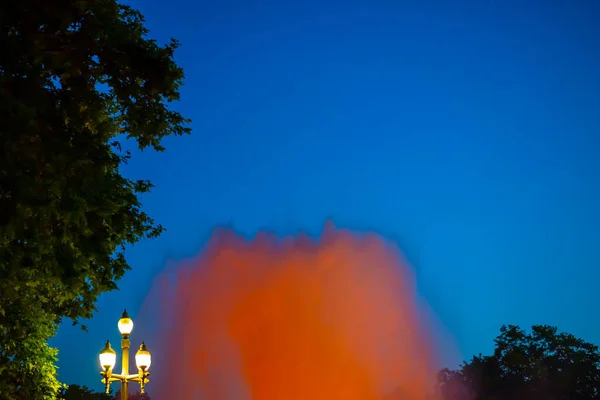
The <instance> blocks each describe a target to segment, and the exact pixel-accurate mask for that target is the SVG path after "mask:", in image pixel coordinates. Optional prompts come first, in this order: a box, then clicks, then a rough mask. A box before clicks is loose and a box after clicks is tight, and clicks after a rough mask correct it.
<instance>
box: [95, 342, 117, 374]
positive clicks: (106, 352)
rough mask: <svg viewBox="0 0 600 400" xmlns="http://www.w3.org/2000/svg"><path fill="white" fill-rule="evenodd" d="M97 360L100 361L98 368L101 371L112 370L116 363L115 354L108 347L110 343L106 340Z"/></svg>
mask: <svg viewBox="0 0 600 400" xmlns="http://www.w3.org/2000/svg"><path fill="white" fill-rule="evenodd" d="M98 358H99V359H100V366H101V367H102V368H103V369H105V370H111V369H113V368H114V366H115V363H116V362H117V353H116V352H115V351H114V350H113V349H112V347H110V342H109V341H108V340H107V341H106V346H104V348H103V349H102V351H101V352H100V354H99V356H98Z"/></svg>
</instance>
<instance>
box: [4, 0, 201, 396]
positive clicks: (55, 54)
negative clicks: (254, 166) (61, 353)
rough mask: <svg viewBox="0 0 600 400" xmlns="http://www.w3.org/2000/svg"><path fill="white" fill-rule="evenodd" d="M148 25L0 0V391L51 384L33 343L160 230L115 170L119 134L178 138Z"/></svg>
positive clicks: (102, 7)
mask: <svg viewBox="0 0 600 400" xmlns="http://www.w3.org/2000/svg"><path fill="white" fill-rule="evenodd" d="M147 34H148V31H147V29H146V28H145V27H144V20H143V17H142V15H141V14H140V13H139V12H138V11H136V10H134V9H133V8H131V7H129V6H125V5H121V4H118V3H117V2H116V1H115V0H5V1H2V2H0V35H1V36H0V54H1V56H0V120H1V121H2V124H0V140H1V144H2V147H1V149H0V382H2V385H1V386H0V398H18V399H21V398H23V399H25V398H27V399H33V398H35V399H46V398H50V397H47V395H46V393H49V392H52V391H54V392H56V390H57V386H56V385H57V382H56V381H55V378H54V380H53V379H51V378H50V376H51V375H53V374H54V370H53V368H54V367H53V362H54V361H55V359H56V354H55V352H54V351H51V349H49V348H47V347H45V346H47V345H45V341H46V339H48V338H49V337H51V336H52V335H53V334H54V333H55V329H56V324H58V323H59V322H60V321H61V320H62V319H64V318H67V319H71V320H72V321H73V322H74V323H77V322H80V321H81V320H82V319H85V318H90V317H91V316H92V313H93V312H94V311H95V306H94V304H95V302H96V299H97V298H98V296H99V295H100V294H101V293H103V292H107V291H110V290H114V289H116V288H117V285H116V282H117V281H118V280H119V279H120V278H121V277H122V276H123V274H124V273H125V271H127V270H128V269H129V266H128V264H127V261H126V260H125V257H124V254H123V251H124V246H125V245H128V244H133V243H135V242H137V241H138V240H140V239H141V238H144V237H155V236H157V235H159V234H160V233H161V231H162V230H163V228H162V227H161V226H160V225H158V224H156V223H155V222H154V221H153V220H152V218H151V217H150V216H148V215H147V214H146V213H145V212H144V211H143V210H142V206H141V203H140V194H143V193H146V192H148V191H149V190H150V189H151V187H152V185H151V183H150V182H148V181H145V180H138V181H134V180H131V179H128V178H126V177H124V176H123V175H122V174H121V173H120V170H119V167H120V166H121V165H122V164H123V163H126V162H128V160H129V159H130V153H129V152H126V151H123V150H122V147H121V144H122V142H123V140H128V139H130V140H131V141H134V142H136V143H137V145H138V147H139V148H140V149H146V148H148V147H150V148H152V149H154V150H158V151H162V150H163V147H162V145H161V141H162V139H163V138H164V137H166V136H169V135H182V134H186V133H189V128H187V126H186V125H187V122H188V121H187V120H186V119H185V118H184V117H183V116H181V115H180V114H179V113H178V112H176V111H174V110H173V109H172V108H171V106H170V103H172V102H174V101H176V100H178V98H179V93H178V89H179V87H180V85H181V84H182V81H183V71H182V69H181V68H179V67H178V66H177V65H176V63H175V62H174V60H173V53H174V51H175V49H176V48H177V42H176V41H175V40H172V41H171V42H170V43H168V44H166V45H159V44H158V43H157V42H156V41H154V40H151V39H149V38H148V37H147ZM40 326H41V328H40ZM28 340H29V341H34V342H35V343H32V345H31V347H30V348H29V349H21V348H20V343H23V342H26V341H28ZM42 360H46V361H45V362H46V364H45V365H46V366H45V367H43V368H42V367H41V366H39V364H38V363H40V362H42ZM32 366H34V367H32ZM36 368H37V369H36ZM34 370H35V373H36V374H37V379H36V380H28V379H25V378H24V377H25V376H27V374H25V375H24V371H25V372H26V371H34ZM40 374H41V375H40ZM34 382H35V383H34ZM11 385H12V386H11ZM35 385H37V387H38V389H39V390H38V389H36V390H38V392H35V393H33V392H31V390H34V389H33V386H35ZM9 386H10V387H9ZM7 396H13V397H7Z"/></svg>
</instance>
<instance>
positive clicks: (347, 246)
mask: <svg viewBox="0 0 600 400" xmlns="http://www.w3.org/2000/svg"><path fill="white" fill-rule="evenodd" d="M157 299H158V302H159V303H160V306H159V313H158V314H159V318H160V320H159V324H158V325H159V328H158V330H159V337H160V339H159V340H160V341H161V342H160V343H157V344H156V345H155V348H161V349H162V360H161V362H160V364H162V365H163V368H162V369H161V372H160V374H159V373H158V372H157V373H156V374H155V375H154V382H153V387H152V388H151V394H152V397H153V398H154V397H156V398H157V399H180V400H187V399H207V400H228V399H231V400H245V399H255V400H382V399H388V398H389V399H403V400H424V399H432V398H433V397H431V395H432V392H433V388H434V386H435V379H434V377H435V372H436V368H437V367H438V363H437V361H438V360H437V359H436V357H435V353H436V351H435V350H436V349H435V347H434V343H433V340H432V335H431V332H430V329H429V324H428V323H426V320H425V318H424V316H423V311H422V310H421V308H420V306H419V305H418V301H417V293H416V288H415V281H414V277H413V275H412V273H411V270H410V268H409V267H408V266H407V264H406V263H405V262H404V260H403V258H402V256H401V254H400V252H399V251H398V250H397V249H396V248H394V247H393V246H392V245H390V244H389V243H387V242H386V241H384V240H383V239H381V238H380V237H378V236H377V235H375V234H361V235H358V234H354V233H352V232H350V231H346V230H339V229H336V228H334V227H333V225H330V224H329V225H326V227H325V229H324V230H323V233H322V234H321V237H320V238H319V239H318V240H315V239H311V238H309V237H308V236H305V235H299V236H295V237H288V238H277V237H275V236H274V235H270V234H264V233H261V234H258V235H257V236H256V237H255V238H253V239H251V240H248V239H245V238H243V237H241V236H238V235H236V234H235V233H234V232H232V231H228V230H222V231H216V232H215V233H214V234H213V236H212V238H211V240H210V241H209V244H208V245H207V247H206V248H205V249H204V250H203V251H202V253H201V254H200V255H199V256H198V257H197V258H196V259H194V260H192V261H189V262H186V263H184V264H182V265H179V266H178V267H177V268H176V270H175V274H174V276H173V275H172V276H171V278H169V277H168V276H167V275H165V276H163V277H162V278H161V279H159V280H158V281H157V282H156V284H155V286H154V288H153V289H152V290H151V292H150V295H149V297H148V300H147V307H149V306H148V304H150V303H152V302H153V301H156V300H157ZM143 313H144V312H142V314H143ZM157 365H158V362H157ZM164 366H166V367H164ZM386 396H389V397H386Z"/></svg>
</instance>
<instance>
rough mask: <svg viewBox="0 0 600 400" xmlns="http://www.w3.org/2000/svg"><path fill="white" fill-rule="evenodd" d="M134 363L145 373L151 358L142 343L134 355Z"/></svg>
mask: <svg viewBox="0 0 600 400" xmlns="http://www.w3.org/2000/svg"><path fill="white" fill-rule="evenodd" d="M135 363H136V365H137V367H138V368H139V369H141V370H142V371H146V370H148V368H150V364H151V363H152V356H151V355H150V352H149V351H148V349H147V348H146V344H145V343H144V342H142V345H141V346H140V349H139V350H138V351H137V353H135Z"/></svg>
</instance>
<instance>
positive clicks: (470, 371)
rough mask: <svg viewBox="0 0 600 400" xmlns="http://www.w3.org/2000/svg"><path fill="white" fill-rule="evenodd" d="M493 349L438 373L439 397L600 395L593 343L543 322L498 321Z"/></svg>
mask: <svg viewBox="0 0 600 400" xmlns="http://www.w3.org/2000/svg"><path fill="white" fill-rule="evenodd" d="M494 342H495V350H494V354H493V355H490V356H482V355H479V356H476V357H473V359H472V360H471V361H470V362H466V363H464V364H463V365H461V367H460V368H459V369H458V370H456V371H451V370H448V369H444V370H442V371H441V372H440V373H439V376H438V380H439V390H440V392H441V394H442V397H443V399H444V400H597V399H600V353H599V351H598V346H596V345H593V344H591V343H588V342H585V341H584V340H582V339H578V338H576V337H575V336H573V335H571V334H567V333H561V332H558V330H557V328H555V327H552V326H547V325H536V326H533V327H532V329H531V332H530V333H527V332H525V331H524V330H522V329H521V328H519V327H517V326H513V325H509V326H503V327H502V328H501V330H500V335H499V336H498V337H497V338H496V339H495V340H494Z"/></svg>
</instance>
